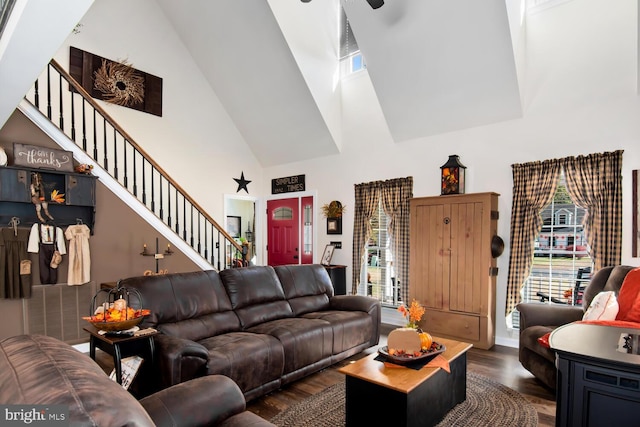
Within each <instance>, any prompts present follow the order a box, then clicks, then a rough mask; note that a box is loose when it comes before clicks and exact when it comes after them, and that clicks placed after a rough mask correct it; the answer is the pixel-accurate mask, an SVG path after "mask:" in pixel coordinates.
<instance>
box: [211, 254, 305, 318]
mask: <svg viewBox="0 0 640 427" xmlns="http://www.w3.org/2000/svg"><path fill="white" fill-rule="evenodd" d="M220 278H221V279H222V283H223V284H224V286H225V288H226V290H227V294H228V295H229V299H230V300H231V306H232V307H233V310H234V311H235V313H236V314H237V315H238V317H239V318H240V322H241V324H242V328H243V329H245V330H246V329H248V328H250V327H252V326H254V325H258V324H261V323H265V322H269V321H271V320H277V319H283V318H289V317H293V311H292V310H291V306H290V305H289V303H288V302H287V301H286V299H285V297H284V290H283V289H282V285H281V284H280V281H279V280H278V276H276V273H275V271H274V270H273V267H269V266H254V267H242V268H229V269H226V270H222V271H221V272H220Z"/></svg>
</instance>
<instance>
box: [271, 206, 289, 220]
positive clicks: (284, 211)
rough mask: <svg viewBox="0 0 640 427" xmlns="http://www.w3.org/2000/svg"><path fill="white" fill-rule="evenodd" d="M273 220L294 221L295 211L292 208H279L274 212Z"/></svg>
mask: <svg viewBox="0 0 640 427" xmlns="http://www.w3.org/2000/svg"><path fill="white" fill-rule="evenodd" d="M273 219H275V220H280V219H281V220H286V219H293V211H292V210H291V208H284V207H282V208H277V209H274V210H273Z"/></svg>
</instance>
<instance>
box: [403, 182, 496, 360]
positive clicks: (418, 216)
mask: <svg viewBox="0 0 640 427" xmlns="http://www.w3.org/2000/svg"><path fill="white" fill-rule="evenodd" d="M497 210H498V194H496V193H477V194H460V195H448V196H435V197H422V198H414V199H412V200H411V229H410V246H411V251H410V268H409V296H410V298H415V299H417V300H418V301H419V302H420V303H421V304H423V305H424V306H425V307H426V308H427V313H426V315H425V320H424V322H423V324H421V326H422V327H423V328H425V329H426V330H427V331H429V332H434V333H436V334H440V335H442V336H448V337H450V338H456V337H458V338H459V339H461V340H462V341H467V342H471V343H473V345H475V346H477V347H478V348H483V349H488V348H491V347H492V346H493V344H494V343H495V329H494V325H495V310H496V308H495V280H496V278H495V276H492V275H490V273H489V272H490V270H491V269H492V268H495V266H496V260H495V258H493V257H492V256H491V239H492V237H493V236H494V235H495V234H496V233H497V216H493V215H491V212H492V211H495V212H497Z"/></svg>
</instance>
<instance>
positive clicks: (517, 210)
mask: <svg viewBox="0 0 640 427" xmlns="http://www.w3.org/2000/svg"><path fill="white" fill-rule="evenodd" d="M511 167H512V169H513V202H512V206H511V235H510V240H511V255H510V258H509V274H508V277H507V300H506V309H505V315H506V316H509V315H510V314H511V312H512V311H513V310H514V309H515V307H516V305H517V304H518V303H519V302H520V300H521V297H520V289H521V288H522V285H523V284H524V282H525V280H526V279H527V277H529V272H530V270H531V262H532V261H533V250H534V247H533V243H534V241H535V238H536V236H537V235H538V233H540V230H541V229H542V217H541V216H540V211H541V210H542V209H543V208H544V207H545V206H547V205H548V204H549V203H550V202H551V200H552V199H553V196H554V194H555V192H556V188H557V187H558V178H559V177H560V171H561V168H562V161H561V160H545V161H544V162H531V163H525V164H514V165H512V166H511Z"/></svg>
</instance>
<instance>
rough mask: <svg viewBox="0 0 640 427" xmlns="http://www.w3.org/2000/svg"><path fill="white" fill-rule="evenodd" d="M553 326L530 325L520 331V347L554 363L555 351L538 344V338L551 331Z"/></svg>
mask: <svg viewBox="0 0 640 427" xmlns="http://www.w3.org/2000/svg"><path fill="white" fill-rule="evenodd" d="M554 329H555V327H551V326H530V327H528V328H527V329H525V330H524V331H522V332H521V333H520V347H521V348H522V347H525V348H527V349H529V350H531V351H532V352H534V353H536V354H538V355H539V356H542V357H543V358H545V359H547V360H548V361H550V362H553V363H555V360H556V353H555V351H553V350H551V349H550V348H547V347H544V346H542V345H540V343H539V342H538V338H540V337H541V336H543V335H544V334H546V333H548V332H551V331H553V330H554Z"/></svg>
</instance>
